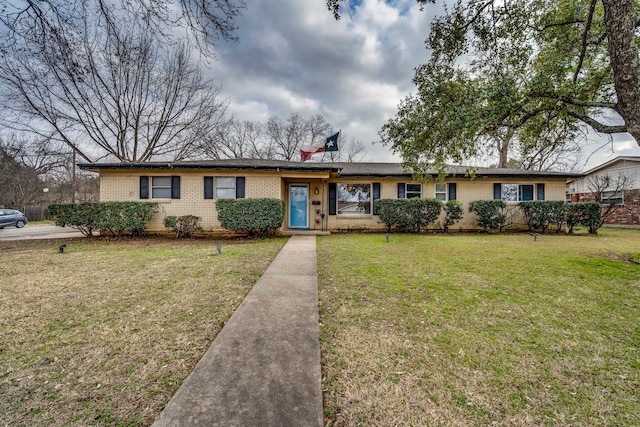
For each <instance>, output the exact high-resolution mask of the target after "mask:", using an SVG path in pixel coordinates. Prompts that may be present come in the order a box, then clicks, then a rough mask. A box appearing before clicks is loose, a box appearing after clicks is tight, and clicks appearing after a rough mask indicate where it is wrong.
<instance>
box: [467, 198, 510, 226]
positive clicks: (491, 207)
mask: <svg viewBox="0 0 640 427" xmlns="http://www.w3.org/2000/svg"><path fill="white" fill-rule="evenodd" d="M469 212H471V213H474V214H476V222H477V224H478V226H479V227H482V229H483V230H484V231H490V230H497V231H502V229H503V228H504V227H505V225H506V223H507V202H505V201H504V200H474V201H473V202H471V203H470V204H469Z"/></svg>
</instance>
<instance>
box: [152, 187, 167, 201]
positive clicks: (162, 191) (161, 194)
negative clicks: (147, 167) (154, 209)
mask: <svg viewBox="0 0 640 427" xmlns="http://www.w3.org/2000/svg"><path fill="white" fill-rule="evenodd" d="M151 197H152V198H154V199H170V198H171V188H155V187H154V188H153V189H152V190H151Z"/></svg>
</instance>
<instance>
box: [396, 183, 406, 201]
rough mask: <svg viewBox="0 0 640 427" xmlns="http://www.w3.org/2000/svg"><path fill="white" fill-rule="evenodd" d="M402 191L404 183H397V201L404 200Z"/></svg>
mask: <svg viewBox="0 0 640 427" xmlns="http://www.w3.org/2000/svg"><path fill="white" fill-rule="evenodd" d="M404 190H405V185H404V182H399V183H398V199H404V197H405V193H404Z"/></svg>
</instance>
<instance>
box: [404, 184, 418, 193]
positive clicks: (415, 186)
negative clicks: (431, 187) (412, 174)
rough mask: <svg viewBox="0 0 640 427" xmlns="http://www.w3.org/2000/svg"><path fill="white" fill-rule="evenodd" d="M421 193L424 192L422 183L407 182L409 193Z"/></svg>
mask: <svg viewBox="0 0 640 427" xmlns="http://www.w3.org/2000/svg"><path fill="white" fill-rule="evenodd" d="M409 192H412V193H421V192H422V184H407V193H409Z"/></svg>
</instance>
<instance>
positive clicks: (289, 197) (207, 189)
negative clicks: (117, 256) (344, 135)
mask: <svg viewBox="0 0 640 427" xmlns="http://www.w3.org/2000/svg"><path fill="white" fill-rule="evenodd" d="M79 167H80V168H81V169H83V170H88V171H93V172H97V173H99V174H100V200H101V201H157V202H159V205H160V210H159V212H158V213H157V214H156V215H155V216H154V218H153V220H152V222H151V223H150V224H149V226H148V229H149V231H161V230H162V231H164V226H163V218H164V217H165V216H167V215H175V216H180V215H196V216H199V217H201V219H202V220H201V225H202V227H203V228H204V229H205V231H218V230H221V229H220V223H219V222H218V220H217V211H216V208H215V205H216V200H217V199H221V198H262V197H268V198H277V199H282V200H284V201H285V206H286V214H285V219H284V224H283V227H282V229H283V231H289V230H316V231H347V230H384V229H385V226H384V224H382V223H381V222H380V219H379V217H378V216H377V215H376V212H375V210H374V204H373V202H374V200H376V199H380V198H383V199H395V198H412V197H423V198H437V199H439V200H442V201H447V200H454V199H456V200H459V201H460V202H462V203H463V206H464V209H465V217H464V219H463V220H462V221H461V222H459V223H458V224H456V225H455V226H453V227H452V229H467V230H469V229H477V227H476V224H475V216H474V215H473V214H470V213H468V206H469V203H470V202H472V201H474V200H481V199H494V198H503V199H505V200H507V201H508V203H509V204H511V205H514V206H515V205H517V203H518V202H519V201H523V200H564V199H565V190H566V184H567V180H568V179H572V178H577V177H578V175H576V174H567V173H558V172H534V171H525V170H516V169H497V168H478V169H476V170H475V176H474V177H473V178H470V177H469V176H468V173H467V168H465V167H461V166H456V167H450V168H449V169H448V170H447V173H446V176H445V179H444V181H442V182H441V181H438V180H437V173H436V172H434V173H433V180H432V181H430V182H424V183H423V182H416V181H415V180H414V179H413V178H412V174H411V172H408V171H406V170H404V169H403V168H402V165H401V164H399V163H314V162H303V163H300V162H286V161H274V160H257V159H229V160H212V161H193V162H154V163H92V164H80V165H79ZM437 227H438V225H437V224H434V225H433V226H432V228H437Z"/></svg>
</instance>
